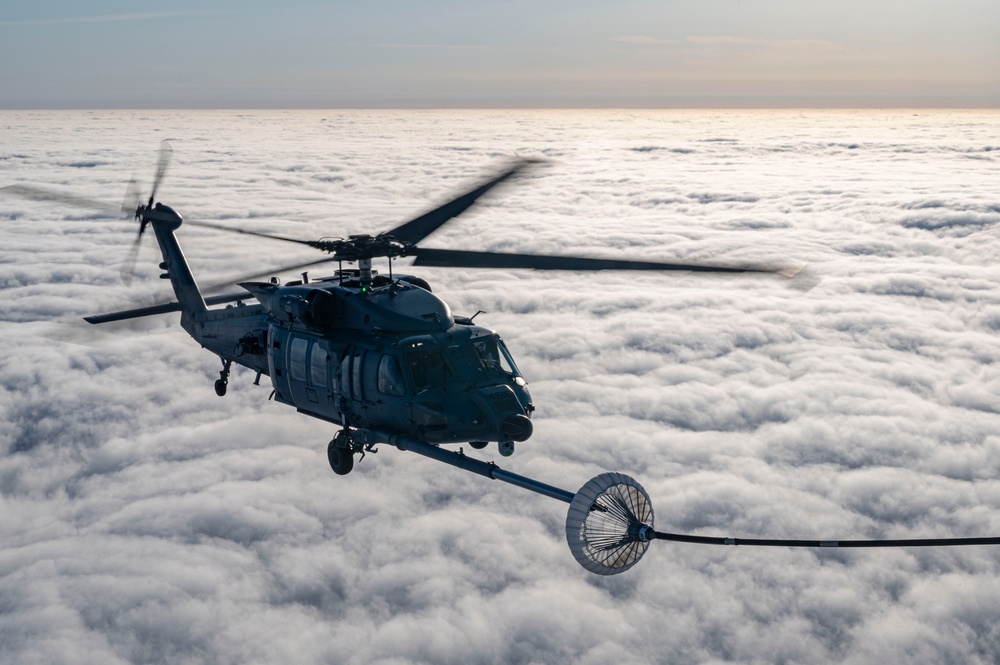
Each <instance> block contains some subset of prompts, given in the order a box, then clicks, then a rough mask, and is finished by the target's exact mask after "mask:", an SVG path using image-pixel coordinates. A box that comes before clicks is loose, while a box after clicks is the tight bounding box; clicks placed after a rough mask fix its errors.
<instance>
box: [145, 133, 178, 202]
mask: <svg viewBox="0 0 1000 665" xmlns="http://www.w3.org/2000/svg"><path fill="white" fill-rule="evenodd" d="M173 154H174V149H173V148H171V147H170V142H169V141H167V140H163V141H162V142H160V155H159V157H158V158H157V160H156V176H155V177H154V178H153V189H152V190H150V192H149V202H150V205H152V203H153V200H154V199H156V191H157V190H158V189H159V188H160V183H161V182H163V176H165V175H166V174H167V168H168V167H169V166H170V158H171V156H172V155H173Z"/></svg>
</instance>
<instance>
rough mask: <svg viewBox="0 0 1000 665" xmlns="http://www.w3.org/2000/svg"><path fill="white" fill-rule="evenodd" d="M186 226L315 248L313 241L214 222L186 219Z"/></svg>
mask: <svg viewBox="0 0 1000 665" xmlns="http://www.w3.org/2000/svg"><path fill="white" fill-rule="evenodd" d="M184 223H185V224H188V225H190V226H200V227H202V228H206V229H216V230H217V231H226V232H227V233H242V234H243V235H248V236H257V237H258V238H270V239H271V240H281V241H283V242H294V243H297V244H299V245H309V246H310V247H312V246H313V241H310V240H299V239H298V238H289V237H287V236H277V235H272V234H270V233H260V232H259V231H250V230H248V229H243V228H239V227H236V226H226V225H224V224H214V223H212V222H199V221H197V220H191V219H185V220H184Z"/></svg>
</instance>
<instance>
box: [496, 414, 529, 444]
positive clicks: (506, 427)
mask: <svg viewBox="0 0 1000 665" xmlns="http://www.w3.org/2000/svg"><path fill="white" fill-rule="evenodd" d="M533 431H534V427H533V426H532V424H531V420H529V419H528V417H527V416H525V415H522V414H520V413H515V414H514V415H510V416H507V417H506V418H504V419H503V424H502V425H501V432H502V433H503V435H504V436H505V437H506V438H507V439H509V440H511V441H527V440H528V439H529V438H530V437H531V433H532V432H533Z"/></svg>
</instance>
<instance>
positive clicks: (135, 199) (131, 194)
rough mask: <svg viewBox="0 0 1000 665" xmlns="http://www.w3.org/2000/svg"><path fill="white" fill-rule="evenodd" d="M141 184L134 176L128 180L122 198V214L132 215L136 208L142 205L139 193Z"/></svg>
mask: <svg viewBox="0 0 1000 665" xmlns="http://www.w3.org/2000/svg"><path fill="white" fill-rule="evenodd" d="M141 187H142V185H141V184H140V183H139V181H138V180H136V179H135V176H132V179H131V180H129V182H128V188H127V189H126V190H125V198H123V199H122V214H125V215H134V214H135V211H136V208H138V207H139V206H140V205H142V194H140V193H139V190H140V189H141Z"/></svg>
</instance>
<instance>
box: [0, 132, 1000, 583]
mask: <svg viewBox="0 0 1000 665" xmlns="http://www.w3.org/2000/svg"><path fill="white" fill-rule="evenodd" d="M171 153H172V150H171V148H170V146H169V144H168V143H167V142H163V144H161V148H160V152H159V159H158V163H157V169H156V173H155V176H154V179H153V184H152V188H151V190H150V193H149V195H148V197H142V196H140V195H139V193H138V185H137V183H136V182H135V181H134V180H133V181H132V182H131V183H130V184H129V187H128V191H127V194H126V197H125V202H124V203H123V205H122V206H121V209H120V210H119V209H118V208H117V207H112V206H108V205H106V204H104V203H101V202H99V201H94V200H91V199H87V198H84V197H80V196H75V195H69V194H64V193H60V192H56V191H53V190H49V189H46V188H41V187H36V186H31V185H12V186H8V187H4V188H0V192H3V193H7V194H12V195H15V196H20V197H23V198H28V199H33V200H47V201H56V202H61V203H67V204H72V205H78V206H86V207H90V208H95V209H97V210H101V211H104V212H107V213H111V214H121V213H125V214H128V215H130V216H132V217H133V218H134V219H135V220H136V221H137V222H138V224H139V227H138V233H137V235H136V240H135V242H134V244H133V245H132V248H131V249H130V251H129V254H128V258H127V260H126V267H125V269H124V270H123V278H124V279H126V281H127V280H128V279H130V275H131V272H132V270H133V268H134V264H135V260H136V256H137V254H138V248H139V244H140V242H141V240H142V237H143V235H144V233H145V231H146V229H147V228H152V230H153V234H154V236H155V237H156V241H157V243H158V245H159V248H160V253H161V256H162V259H163V260H162V262H161V263H160V264H159V267H160V269H161V270H163V271H164V272H163V274H162V275H161V277H162V278H164V279H168V280H169V281H170V284H171V286H172V288H173V292H174V296H175V298H176V300H174V301H171V302H166V303H160V304H156V305H150V306H144V307H140V308H136V309H129V310H124V311H119V312H114V313H110V314H101V315H95V316H88V317H85V320H86V321H87V322H89V323H91V324H101V323H108V322H112V321H122V320H127V319H135V318H140V317H145V316H151V315H156V314H165V313H170V312H180V323H181V327H182V328H183V329H184V330H185V331H186V332H187V333H188V334H189V335H190V336H191V337H192V338H193V339H194V340H195V341H196V342H198V343H199V344H200V345H201V346H202V347H203V348H205V349H207V350H208V351H210V352H211V353H213V354H215V355H217V356H218V357H219V359H220V360H221V362H222V370H221V371H220V376H219V379H218V380H217V381H216V382H215V392H216V394H218V395H219V396H220V397H221V396H224V395H225V394H226V392H227V387H228V383H229V378H230V372H231V368H232V365H233V363H236V364H237V365H242V366H244V367H247V368H249V369H251V370H253V371H255V372H256V379H255V381H254V383H255V384H256V385H259V383H260V379H261V377H262V376H267V377H268V378H269V379H270V381H271V386H272V388H273V393H272V396H273V398H274V399H275V401H277V402H279V403H282V404H287V405H289V406H291V407H293V408H295V409H296V410H297V411H298V412H299V413H303V414H306V415H309V416H312V417H314V418H318V419H320V420H323V421H326V422H328V423H331V424H333V425H335V426H337V427H339V428H340V429H339V430H338V431H337V433H336V434H335V436H334V437H333V438H332V439H331V440H330V442H329V443H328V445H327V459H328V461H329V464H330V467H331V468H332V469H333V471H334V472H335V473H336V474H338V475H346V474H348V473H350V472H351V470H352V469H353V468H354V463H355V456H356V455H358V456H360V457H362V458H363V457H364V456H365V454H366V453H367V452H371V451H374V450H375V446H377V445H379V444H389V445H392V446H395V447H397V448H399V449H401V450H409V451H412V452H416V453H418V454H421V455H424V456H427V457H430V458H432V459H436V460H438V461H441V462H445V463H447V464H450V465H452V466H456V467H458V468H461V469H464V470H466V471H471V472H473V473H477V474H479V475H483V476H486V477H488V478H491V479H494V480H502V481H504V482H508V483H511V484H514V485H517V486H519V487H522V488H524V489H528V490H531V491H534V492H538V493H540V494H543V495H546V496H549V497H552V498H555V499H558V500H561V501H565V502H567V503H569V504H570V509H569V512H568V515H567V521H566V532H567V541H568V543H569V546H570V550H571V551H572V553H573V555H574V557H575V558H576V559H577V561H578V562H580V563H581V565H583V566H584V567H585V568H586V569H587V570H590V571H591V572H594V573H598V574H604V575H609V574H617V573H620V572H624V571H625V570H628V569H629V568H631V567H632V566H633V565H634V564H635V563H636V562H638V560H639V558H641V556H642V555H643V553H644V552H645V551H646V548H648V546H649V543H650V542H651V541H652V540H655V539H662V540H672V541H680V542H695V543H705V544H725V545H736V544H744V545H772V546H805V547H878V546H916V545H924V544H937V545H942V544H944V545H951V544H963V545H968V544H1000V538H985V539H984V538H964V539H935V540H933V541H928V540H909V541H801V540H795V541H792V540H754V539H750V540H748V539H734V538H711V537H704V536H689V535H683V534H670V533H661V532H658V531H655V530H654V529H653V510H652V506H651V504H650V501H649V496H648V494H646V492H645V490H644V489H643V488H642V486H641V485H640V484H639V483H638V482H636V481H635V480H634V479H632V478H630V477H629V476H627V475H625V474H620V473H605V474H601V475H599V476H597V477H595V478H593V479H591V480H590V481H589V482H588V483H586V484H585V485H584V486H583V487H582V488H581V489H580V490H579V491H578V492H576V493H572V492H568V491H566V490H563V489H560V488H558V487H554V486H552V485H548V484H546V483H542V482H540V481H537V480H534V479H531V478H528V477H525V476H521V475H518V474H516V473H511V472H509V471H505V470H503V469H501V468H500V467H499V466H497V465H496V464H494V463H492V462H484V461H482V460H479V459H475V458H472V457H470V456H467V455H466V454H465V453H464V450H463V449H459V450H458V451H457V452H455V451H451V450H447V449H444V448H442V447H441V446H442V445H443V444H456V443H458V444H462V443H467V444H468V445H469V446H471V447H472V448H474V449H482V448H485V447H486V446H487V445H488V444H489V443H496V445H497V447H498V450H499V452H500V454H501V455H503V456H505V457H507V456H510V455H511V454H512V453H513V452H514V445H515V442H523V441H526V440H528V438H529V437H530V436H531V434H532V431H533V425H532V421H531V414H532V413H533V412H534V410H535V406H534V403H533V402H532V398H531V394H530V392H529V390H528V384H527V382H526V380H525V378H524V377H523V376H522V374H521V372H520V371H519V370H518V368H517V365H516V363H515V361H514V359H513V356H512V355H511V353H510V351H509V350H508V349H507V347H506V345H505V344H504V341H503V339H502V338H501V337H500V335H499V334H497V332H496V331H494V330H491V329H489V328H485V327H483V326H480V325H477V324H476V323H475V322H474V318H475V315H473V316H460V315H456V314H453V313H452V311H451V309H450V308H449V306H448V305H447V303H445V302H444V301H443V300H442V299H441V298H439V297H438V296H436V295H435V294H434V293H432V291H431V287H430V285H429V284H428V283H427V282H426V281H425V280H424V279H422V278H420V277H417V276H413V275H404V274H394V273H393V270H392V262H393V261H394V260H395V259H398V258H401V257H412V258H413V259H414V262H413V265H414V266H435V267H460V268H494V269H505V270H521V269H534V270H572V271H594V270H633V271H634V270H641V271H697V272H707V273H730V274H740V273H758V274H778V275H782V276H784V277H787V278H792V277H795V276H796V275H798V274H800V273H801V270H802V267H803V264H791V265H788V266H784V267H781V266H724V265H709V264H692V263H659V262H650V261H632V260H620V259H602V258H586V257H575V256H546V255H536V254H514V253H499V252H488V251H473V250H450V249H431V248H426V247H421V246H420V245H419V243H420V242H422V241H423V240H424V239H425V238H427V237H428V236H429V235H431V234H432V233H434V232H435V231H437V230H438V229H440V228H441V227H442V225H444V224H445V223H447V222H448V221H450V220H451V219H453V218H455V217H457V216H458V215H460V214H461V213H463V212H464V211H466V210H467V209H469V208H470V207H471V206H472V205H474V204H475V202H476V201H477V200H478V199H479V198H480V197H481V196H483V195H484V194H486V193H487V192H489V191H490V190H492V189H493V188H495V187H497V186H498V185H500V184H501V183H504V182H505V181H508V180H510V179H512V178H513V177H515V176H516V175H518V174H519V173H522V172H523V171H524V170H525V169H527V168H528V167H530V166H532V165H533V164H535V162H533V161H531V160H520V161H518V162H515V163H514V164H512V165H510V166H508V167H507V168H505V169H504V170H503V171H501V172H500V173H499V174H496V175H494V176H493V177H492V178H490V179H489V180H487V181H486V182H483V183H481V184H479V185H478V186H476V187H474V188H472V189H470V190H469V191H466V192H464V193H462V194H461V195H459V196H457V197H455V198H454V199H452V200H450V201H448V202H447V203H444V204H443V205H440V206H438V207H437V208H435V209H433V210H430V211H429V212H426V213H424V214H422V215H420V216H418V217H415V218H414V219H411V220H409V221H407V222H405V223H403V224H400V225H398V226H396V227H395V228H392V229H390V230H388V231H383V232H380V233H378V234H377V235H368V234H358V235H351V236H348V237H347V238H342V239H321V240H305V239H299V238H290V237H286V236H279V235H274V234H266V233H260V232H256V231H252V230H249V229H245V228H234V227H229V226H225V225H221V224H215V223H211V222H202V221H195V220H184V219H183V218H182V217H181V215H180V214H179V213H178V212H176V211H175V210H174V209H173V208H171V207H170V206H168V205H165V204H163V203H161V202H158V201H156V193H157V190H158V188H159V186H160V184H161V182H162V180H163V178H164V176H165V174H166V172H167V169H168V166H169V163H170V156H171ZM182 224H189V225H192V226H201V227H206V228H212V229H216V230H221V231H225V232H233V233H241V234H246V235H251V236H257V237H262V238H267V239H271V240H278V241H283V242H289V243H297V244H302V245H306V246H309V247H313V248H315V249H317V250H320V251H323V252H326V253H328V254H330V255H331V256H328V257H325V258H321V259H318V260H315V261H309V262H305V263H299V264H295V265H289V266H284V267H281V268H277V269H273V270H270V271H268V272H267V273H266V274H277V273H285V272H290V271H299V270H305V269H308V268H314V267H316V266H319V265H322V264H326V263H331V262H336V263H337V264H338V269H337V270H336V271H335V272H334V273H333V274H332V275H330V276H327V277H321V278H316V279H311V278H310V277H309V274H308V271H306V272H303V273H302V279H301V280H296V281H291V282H288V283H285V284H281V283H280V282H279V280H278V279H277V278H273V277H272V278H271V279H268V280H267V281H259V280H260V278H261V274H259V273H258V274H254V275H250V276H247V277H244V278H238V279H234V280H229V281H227V282H226V283H224V284H219V285H214V286H212V287H209V288H207V289H205V290H204V292H212V291H215V290H218V289H219V288H221V287H225V286H229V285H231V284H233V283H238V284H239V286H240V287H241V288H242V289H243V290H242V291H241V292H237V293H229V294H224V295H216V296H208V297H206V296H205V295H203V290H202V289H200V288H199V286H198V284H197V282H196V281H195V278H194V276H193V275H192V272H191V269H190V267H189V265H188V263H187V261H186V259H185V257H184V254H183V252H182V250H181V247H180V244H179V243H178V240H177V237H176V235H175V233H176V232H177V231H178V229H180V227H181V225H182ZM375 259H385V260H387V262H388V267H389V270H388V274H387V275H382V274H379V272H378V271H377V270H376V269H374V268H373V263H372V262H373V260H375ZM344 263H348V264H351V263H353V264H357V267H356V268H348V269H345V268H344V267H343V264H344ZM253 301H255V302H253ZM216 305H225V307H219V308H215V306H216ZM477 314H478V313H477Z"/></svg>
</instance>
